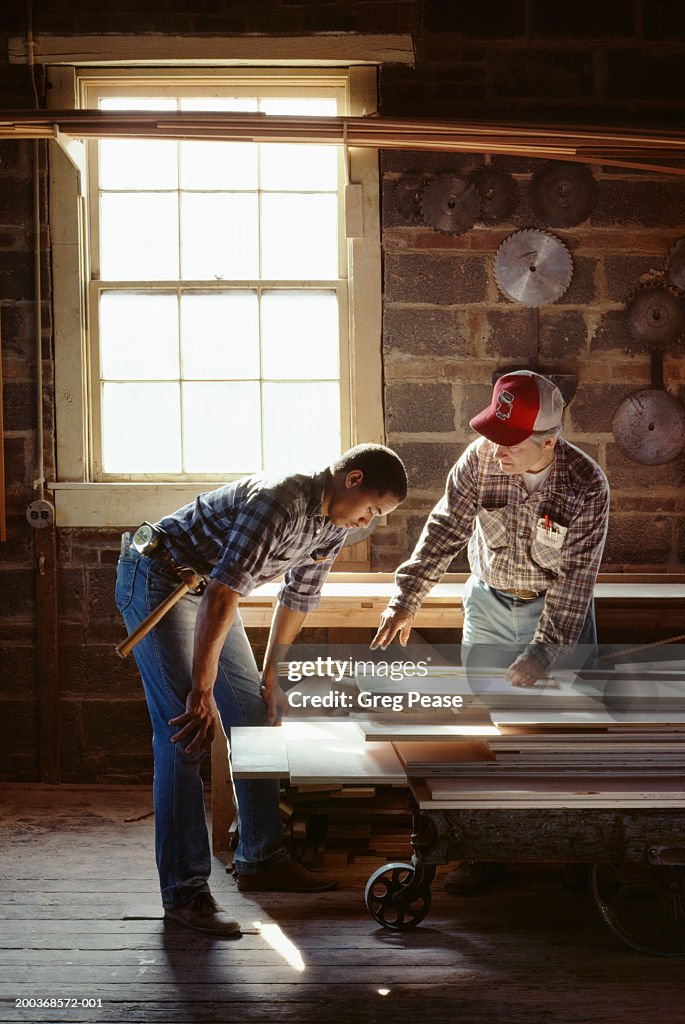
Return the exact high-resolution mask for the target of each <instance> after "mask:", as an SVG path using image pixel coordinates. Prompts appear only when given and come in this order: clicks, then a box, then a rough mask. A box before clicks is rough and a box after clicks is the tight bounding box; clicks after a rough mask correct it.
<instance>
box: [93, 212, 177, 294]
mask: <svg viewBox="0 0 685 1024" xmlns="http://www.w3.org/2000/svg"><path fill="white" fill-rule="evenodd" d="M177 210H178V198H177V195H176V194H173V195H160V194H155V193H154V192H147V193H140V194H137V195H122V194H116V193H113V194H105V195H102V196H101V197H100V276H101V277H102V279H103V280H106V281H111V280H119V281H145V280H150V281H155V280H159V281H164V280H169V279H175V278H177V277H178V214H177Z"/></svg>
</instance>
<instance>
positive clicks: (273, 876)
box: [237, 860, 338, 892]
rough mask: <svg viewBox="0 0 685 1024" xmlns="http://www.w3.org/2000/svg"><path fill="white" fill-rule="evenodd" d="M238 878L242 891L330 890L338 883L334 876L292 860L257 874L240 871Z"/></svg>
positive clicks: (239, 887)
mask: <svg viewBox="0 0 685 1024" xmlns="http://www.w3.org/2000/svg"><path fill="white" fill-rule="evenodd" d="M237 879H238V889H239V890H240V892H328V891H329V889H335V887H336V885H337V884H338V883H337V881H336V880H335V879H334V878H330V877H329V876H328V875H324V874H322V873H320V872H318V871H308V870H307V868H305V867H302V865H301V864H296V863H295V862H294V861H292V860H291V861H288V862H287V864H278V865H277V866H276V867H274V868H268V870H266V871H260V872H259V874H257V875H241V874H240V873H239V872H238V875H237Z"/></svg>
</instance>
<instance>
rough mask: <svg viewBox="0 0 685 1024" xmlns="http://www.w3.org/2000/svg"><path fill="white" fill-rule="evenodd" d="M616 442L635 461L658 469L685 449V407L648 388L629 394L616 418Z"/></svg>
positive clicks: (662, 392) (614, 422)
mask: <svg viewBox="0 0 685 1024" xmlns="http://www.w3.org/2000/svg"><path fill="white" fill-rule="evenodd" d="M612 429H613V432H614V437H615V438H616V443H617V444H618V446H619V447H620V448H621V450H622V451H623V452H624V453H625V454H626V455H627V456H628V457H629V458H631V459H634V460H635V462H640V463H642V464H643V465H645V466H659V465H661V464H662V463H664V462H670V461H671V459H674V458H675V457H676V456H677V455H679V454H680V452H681V451H682V450H683V447H685V407H683V406H682V405H681V404H680V402H677V401H675V399H674V398H673V396H672V395H669V394H668V393H667V392H666V391H659V390H658V389H657V388H646V389H645V390H644V391H636V392H635V394H633V395H629V396H628V398H626V399H624V401H623V402H621V404H620V405H619V407H618V409H617V410H616V413H615V415H614V420H613V423H612Z"/></svg>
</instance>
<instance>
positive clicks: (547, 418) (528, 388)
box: [470, 370, 564, 447]
mask: <svg viewBox="0 0 685 1024" xmlns="http://www.w3.org/2000/svg"><path fill="white" fill-rule="evenodd" d="M563 410H564V399H563V398H562V397H561V391H560V390H559V388H558V387H557V386H556V384H552V382H551V380H547V378H546V377H541V376H540V374H539V373H533V371H532V370H516V371H515V372H514V373H505V374H504V376H502V377H500V378H499V380H498V381H497V382H496V384H495V386H494V388H493V391H492V402H491V404H490V405H489V406H488V407H487V409H483V411H482V412H479V413H478V414H477V415H476V416H474V417H473V419H472V420H471V421H470V423H471V426H472V427H473V429H474V430H477V431H478V433H479V434H482V435H483V436H484V437H487V439H488V441H494V442H495V444H502V445H506V446H507V447H508V446H510V445H512V444H520V443H521V441H525V440H526V438H527V437H530V435H531V434H532V433H533V432H534V431H536V430H552V429H554V428H555V427H559V426H561V417H562V413H563Z"/></svg>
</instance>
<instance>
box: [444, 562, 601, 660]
mask: <svg viewBox="0 0 685 1024" xmlns="http://www.w3.org/2000/svg"><path fill="white" fill-rule="evenodd" d="M462 601H463V605H464V628H463V632H462V641H461V658H462V664H464V665H466V666H470V667H473V668H475V667H477V666H487V667H488V668H508V667H509V666H510V665H511V664H512V663H513V662H514V661H516V659H517V658H518V656H519V655H520V654H522V653H523V651H524V650H525V648H526V647H527V645H528V644H529V643H530V642H531V640H532V639H533V635H534V633H535V630H536V629H537V625H538V619H539V618H540V615H541V614H542V609H543V607H544V603H545V597H544V594H543V595H542V596H541V597H537V598H535V599H534V600H533V601H522V600H520V599H519V598H517V597H516V596H515V595H514V594H506V593H504V592H503V591H501V590H494V589H493V588H492V587H489V586H488V584H487V583H483V581H482V580H481V579H478V577H477V576H470V577H469V579H468V580H467V581H466V585H465V586H464V593H463V597H462ZM555 664H556V665H557V667H559V668H564V667H566V668H597V628H596V626H595V608H594V601H591V602H590V607H589V608H588V612H587V616H586V618H585V622H584V623H583V629H582V631H581V634H580V637H579V638H578V643H577V645H576V647H575V650H574V651H572V652H571V654H568V655H566V656H565V657H563V658H560V659H559V660H558V661H557V662H556V663H555Z"/></svg>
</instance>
